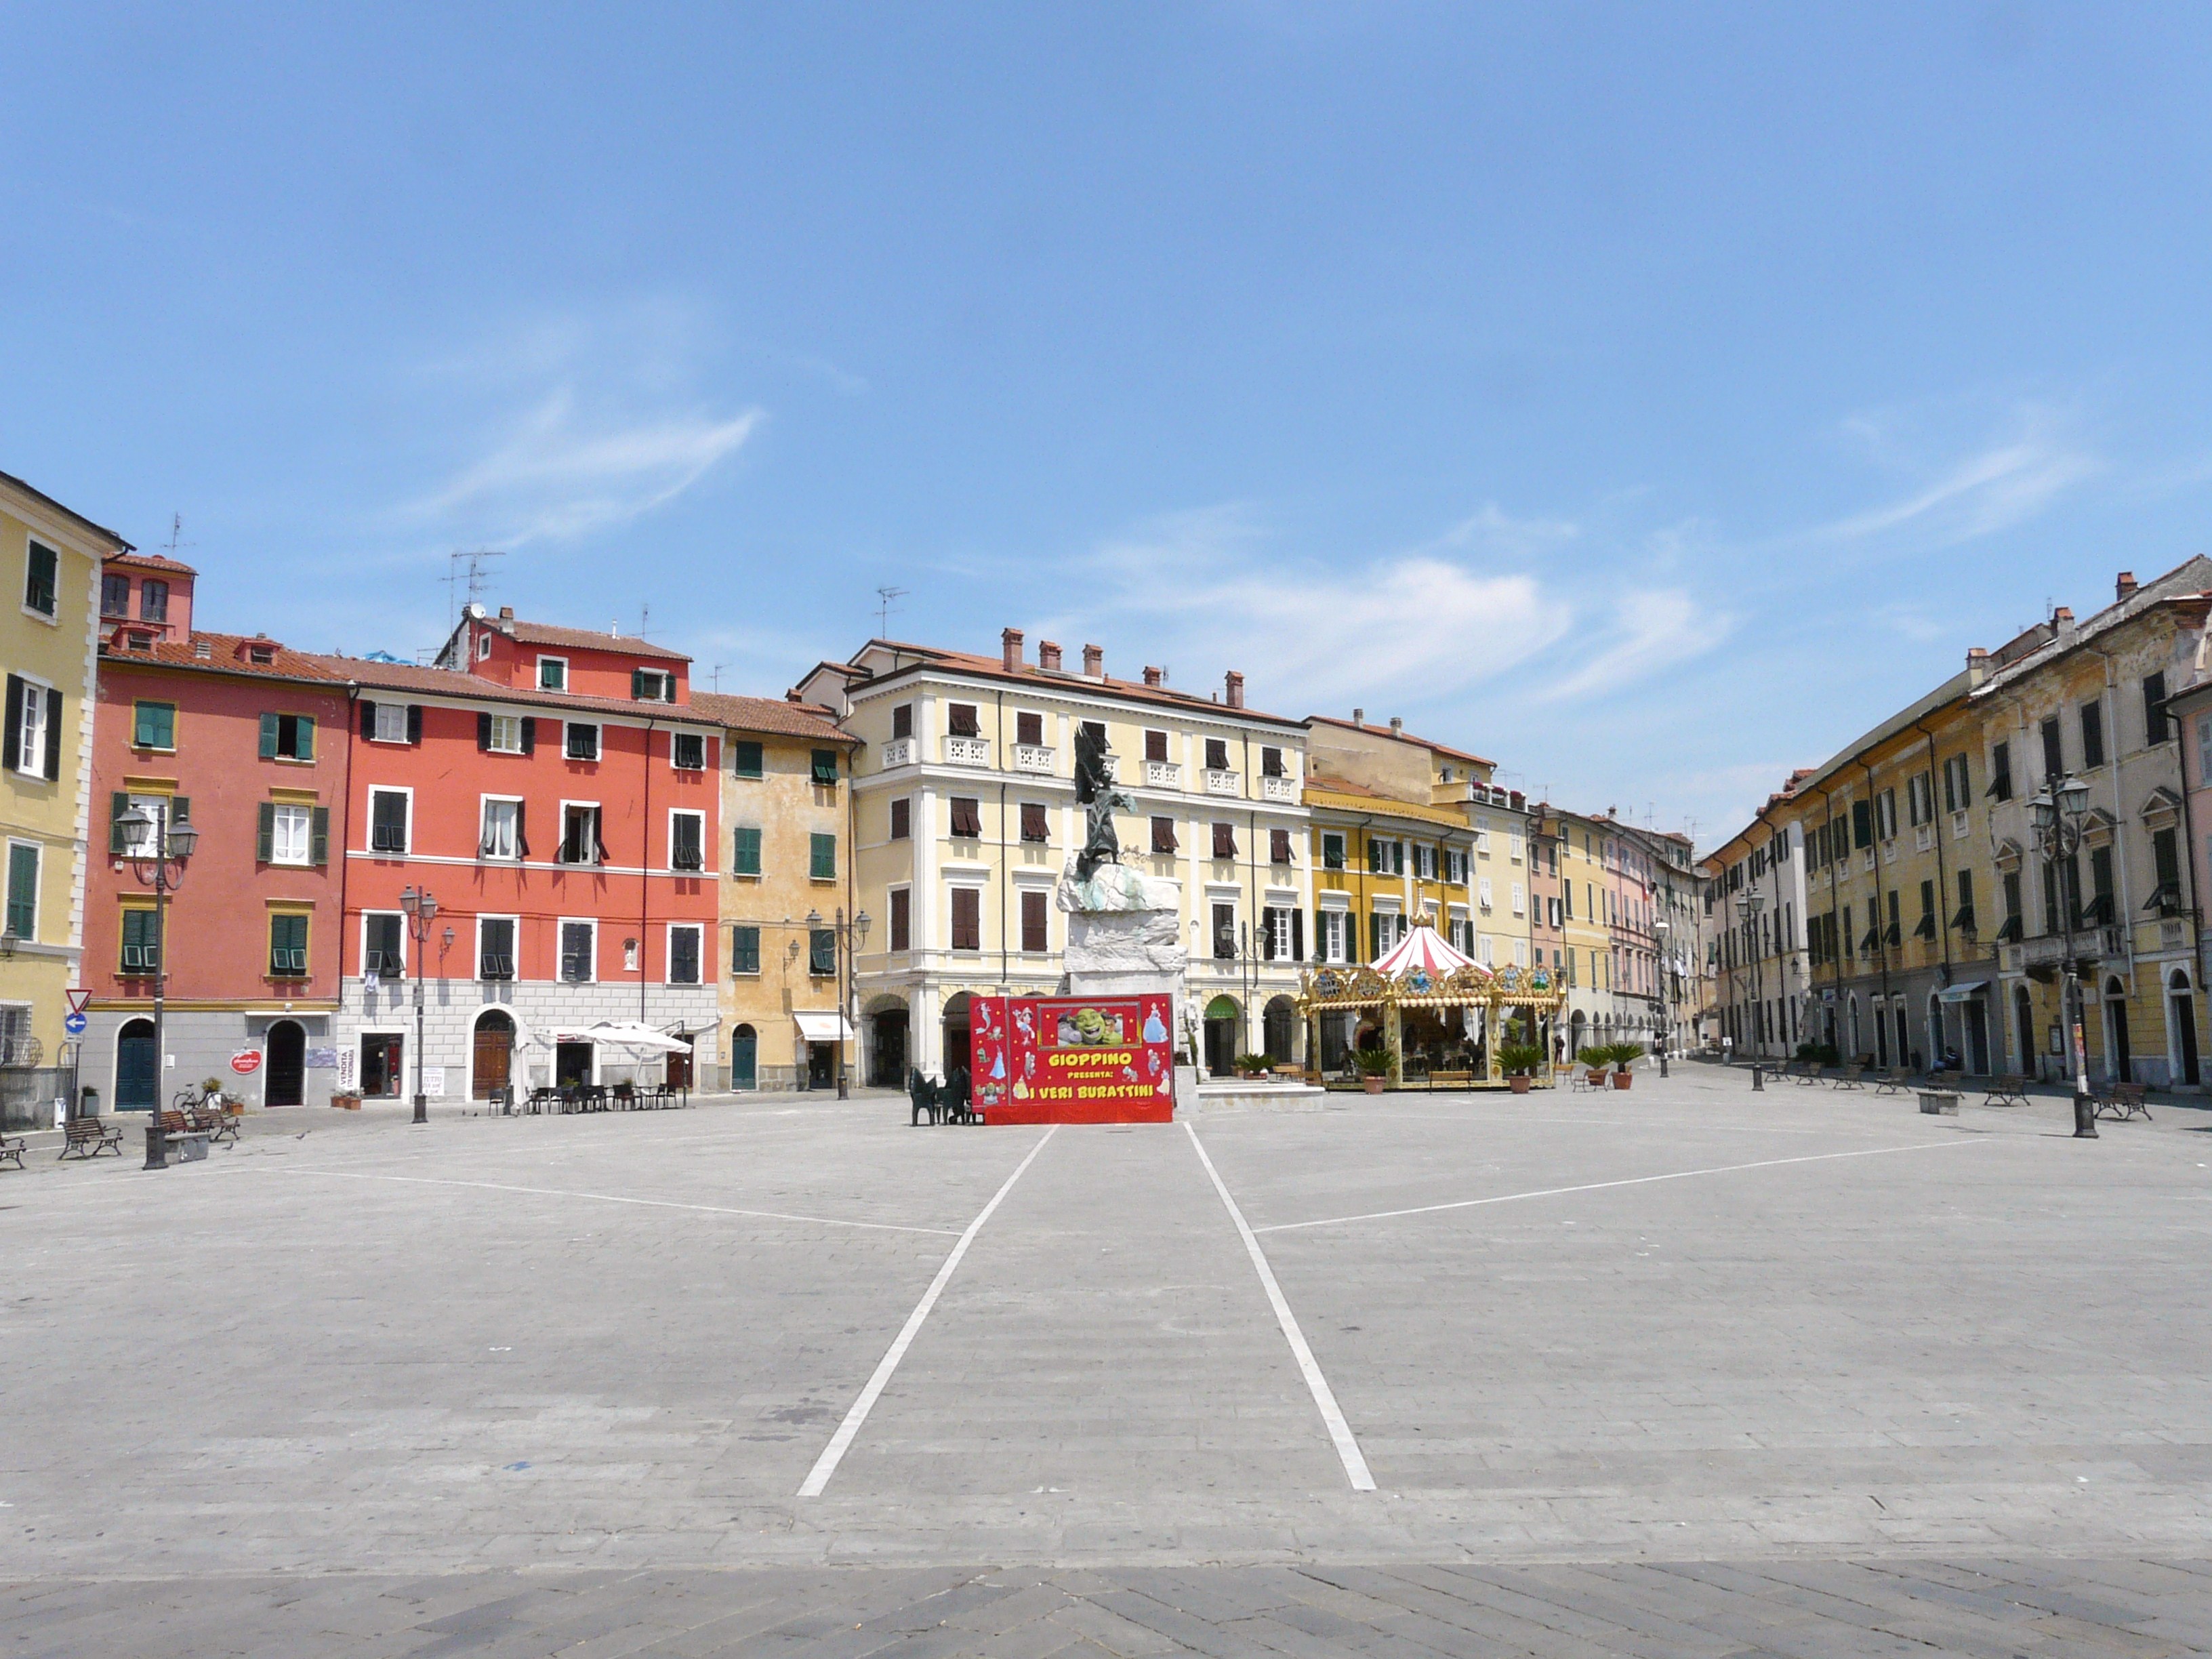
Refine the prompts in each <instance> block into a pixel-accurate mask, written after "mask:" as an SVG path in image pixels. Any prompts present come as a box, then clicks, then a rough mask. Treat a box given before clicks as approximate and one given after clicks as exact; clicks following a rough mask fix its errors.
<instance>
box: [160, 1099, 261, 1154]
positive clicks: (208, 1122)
mask: <svg viewBox="0 0 2212 1659" xmlns="http://www.w3.org/2000/svg"><path fill="white" fill-rule="evenodd" d="M242 1115H243V1114H242V1113H240V1112H237V1111H233V1110H232V1109H229V1108H228V1107H223V1106H187V1107H186V1108H185V1130H186V1131H187V1132H188V1133H192V1134H204V1135H205V1136H206V1137H207V1138H208V1142H209V1144H210V1146H212V1145H214V1144H215V1143H216V1142H218V1141H223V1140H229V1141H235V1140H236V1139H238V1122H239V1119H240V1117H241V1116H242ZM164 1127H165V1128H166V1127H167V1126H166V1125H165V1126H164Z"/></svg>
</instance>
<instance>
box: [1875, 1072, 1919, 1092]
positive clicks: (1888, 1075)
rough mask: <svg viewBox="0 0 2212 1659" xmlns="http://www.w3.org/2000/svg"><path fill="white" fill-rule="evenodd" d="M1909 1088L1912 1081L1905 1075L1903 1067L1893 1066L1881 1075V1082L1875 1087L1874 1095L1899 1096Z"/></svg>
mask: <svg viewBox="0 0 2212 1659" xmlns="http://www.w3.org/2000/svg"><path fill="white" fill-rule="evenodd" d="M1911 1086H1912V1079H1911V1076H1910V1075H1909V1074H1908V1073H1906V1071H1905V1067H1903V1066H1891V1067H1890V1068H1889V1069H1888V1070H1887V1071H1886V1072H1884V1073H1882V1074H1881V1082H1880V1083H1878V1084H1877V1085H1875V1093H1876V1094H1878V1095H1901V1094H1903V1093H1904V1092H1905V1091H1906V1090H1908V1089H1910V1088H1911Z"/></svg>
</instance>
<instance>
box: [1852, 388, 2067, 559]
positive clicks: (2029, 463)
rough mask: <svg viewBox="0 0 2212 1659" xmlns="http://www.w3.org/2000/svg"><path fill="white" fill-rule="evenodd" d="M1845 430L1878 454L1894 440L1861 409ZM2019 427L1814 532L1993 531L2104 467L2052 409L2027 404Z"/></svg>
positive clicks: (1863, 537)
mask: <svg viewBox="0 0 2212 1659" xmlns="http://www.w3.org/2000/svg"><path fill="white" fill-rule="evenodd" d="M2013 426H2014V430H2013V432H2012V433H2010V434H2009V435H2007V436H2005V437H2003V438H2001V439H1999V440H1996V441H1993V442H1990V443H1987V444H1984V446H1983V447H1981V448H1980V449H1978V450H1977V451H1976V452H1974V453H1972V454H1969V455H1967V456H1966V458H1965V459H1961V460H1958V461H1954V462H1953V463H1952V464H1951V465H1949V466H1948V467H1947V468H1946V469H1945V470H1944V471H1942V472H1941V473H1940V474H1939V475H1938V476H1937V477H1935V478H1934V479H1932V480H1931V481H1930V482H1929V483H1926V484H1924V485H1923V486H1922V487H1921V488H1919V489H1916V490H1914V491H1913V492H1912V493H1911V494H1910V495H1905V496H1904V497H1903V498H1902V499H1900V500H1898V501H1892V502H1890V503H1889V504H1887V506H1883V507H1874V508H1870V509H1869V510H1868V511H1866V512H1863V513H1854V514H1852V515H1851V516H1850V517H1849V518H1845V519H1840V520H1836V521H1835V522H1833V523H1831V524H1827V525H1824V526H1820V527H1819V528H1817V529H1816V530H1814V532H1812V535H1813V538H1814V539H1815V540H1820V541H1829V542H1864V541H1870V540H1876V539H1880V538H1885V537H1888V536H1891V535H1893V534H1894V533H1897V532H1907V531H1911V532H1918V533H1919V534H1920V535H1921V536H1922V537H1923V538H1925V539H1928V540H1932V541H1933V542H1934V543H1935V544H1937V545H1939V546H1949V545H1952V544H1956V543H1959V542H1964V541H1971V540H1973V539H1974V538H1977V537H1981V536H1988V535H1993V534H1995V533H1996V532H1998V531H2001V530H2008V529H2010V528H2011V527H2012V526H2014V525H2016V524H2020V523H2022V522H2024V521H2025V520H2028V519H2032V518H2033V517H2034V516H2035V515H2036V514H2038V513H2041V512H2043V511H2044V510H2045V508H2046V507H2050V506H2051V504H2052V503H2053V502H2054V501H2057V499H2058V497H2059V496H2060V495H2063V494H2064V493H2065V492H2066V490H2068V489H2070V488H2071V487H2072V486H2074V485H2075V484H2077V483H2081V481H2082V480H2084V479H2086V478H2088V477H2093V476H2094V475H2095V474H2097V473H2098V472H2100V471H2102V470H2103V463H2102V462H2101V461H2100V460H2099V459H2098V458H2097V457H2096V456H2095V455H2093V454H2091V453H2088V452H2087V450H2085V449H2082V448H2081V447H2078V446H2076V445H2075V444H2074V443H2072V442H2070V441H2069V440H2068V437H2067V435H2066V433H2065V430H2064V426H2065V423H2064V422H2063V420H2061V419H2060V418H2059V417H2058V416H2057V415H2056V414H2055V413H2054V412H2053V411H2051V410H2047V409H2044V408H2041V407H2038V406H2033V405H2030V406H2027V407H2024V408H2022V409H2021V410H2017V411H2015V416H2014V417H2013ZM1844 430H1845V431H1846V432H1848V433H1850V435H1852V436H1853V437H1854V438H1856V439H1857V440H1858V441H1861V442H1862V443H1863V444H1864V445H1866V446H1867V447H1869V449H1871V450H1874V451H1875V452H1877V453H1881V452H1884V451H1887V450H1888V449H1890V448H1892V447H1893V438H1892V435H1891V433H1890V430H1889V426H1888V423H1887V422H1885V421H1883V420H1882V419H1881V418H1880V417H1878V416H1864V415H1863V416H1855V417H1853V418H1852V419H1850V420H1849V421H1847V422H1844Z"/></svg>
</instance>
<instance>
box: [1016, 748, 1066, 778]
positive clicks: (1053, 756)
mask: <svg viewBox="0 0 2212 1659" xmlns="http://www.w3.org/2000/svg"><path fill="white" fill-rule="evenodd" d="M1058 758H1059V756H1058V754H1057V752H1056V751H1054V750H1050V749H1048V748H1046V747H1044V746H1043V745H1042V744H1035V743H1018V744H1015V745H1014V770H1015V771H1017V772H1034V773H1036V775H1037V776H1039V777H1042V778H1048V777H1050V776H1052V775H1053V773H1054V762H1055V761H1057V760H1058Z"/></svg>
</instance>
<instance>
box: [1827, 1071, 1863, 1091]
mask: <svg viewBox="0 0 2212 1659" xmlns="http://www.w3.org/2000/svg"><path fill="white" fill-rule="evenodd" d="M1866 1069H1867V1068H1866V1067H1865V1066H1844V1069H1843V1070H1842V1071H1840V1072H1838V1073H1836V1081H1835V1085H1834V1086H1835V1087H1837V1088H1838V1089H1863V1088H1865V1087H1866V1083H1865V1081H1864V1079H1865V1077H1866Z"/></svg>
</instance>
